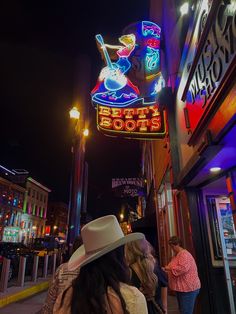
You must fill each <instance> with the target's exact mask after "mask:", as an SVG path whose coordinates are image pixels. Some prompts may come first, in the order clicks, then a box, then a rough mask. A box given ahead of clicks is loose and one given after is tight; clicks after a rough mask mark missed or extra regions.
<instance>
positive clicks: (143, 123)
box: [137, 119, 149, 132]
mask: <svg viewBox="0 0 236 314" xmlns="http://www.w3.org/2000/svg"><path fill="white" fill-rule="evenodd" d="M148 125H149V120H148V119H142V120H137V126H140V128H139V131H140V132H147V126H148Z"/></svg>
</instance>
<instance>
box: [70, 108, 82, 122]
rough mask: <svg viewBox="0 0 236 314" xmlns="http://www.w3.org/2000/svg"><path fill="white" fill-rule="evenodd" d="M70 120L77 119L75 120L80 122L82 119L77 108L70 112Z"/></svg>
mask: <svg viewBox="0 0 236 314" xmlns="http://www.w3.org/2000/svg"><path fill="white" fill-rule="evenodd" d="M69 115H70V118H71V119H75V120H79V117H80V112H79V110H78V109H77V107H73V108H72V109H71V110H70V112H69Z"/></svg>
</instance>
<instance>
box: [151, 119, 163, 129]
mask: <svg viewBox="0 0 236 314" xmlns="http://www.w3.org/2000/svg"><path fill="white" fill-rule="evenodd" d="M160 128H161V117H160V116H159V117H156V118H152V119H151V126H150V131H151V132H155V131H159V130H160Z"/></svg>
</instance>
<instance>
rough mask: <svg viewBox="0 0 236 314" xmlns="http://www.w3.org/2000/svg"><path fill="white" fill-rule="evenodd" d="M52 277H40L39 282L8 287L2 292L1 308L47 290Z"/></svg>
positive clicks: (0, 296) (0, 297)
mask: <svg viewBox="0 0 236 314" xmlns="http://www.w3.org/2000/svg"><path fill="white" fill-rule="evenodd" d="M50 279H51V277H48V278H46V279H43V278H38V280H37V282H32V281H29V282H26V283H25V285H24V287H15V286H14V287H10V288H8V289H7V291H6V292H4V293H1V292H0V308H2V307H4V306H6V305H8V304H11V303H13V302H17V301H20V300H22V299H25V298H28V297H30V296H33V295H35V294H37V293H39V292H42V291H44V290H47V289H48V286H49V282H50Z"/></svg>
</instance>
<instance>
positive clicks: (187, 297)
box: [176, 289, 200, 314]
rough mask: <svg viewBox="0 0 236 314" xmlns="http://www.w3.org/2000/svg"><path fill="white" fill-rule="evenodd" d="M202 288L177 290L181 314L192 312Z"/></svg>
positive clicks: (190, 313)
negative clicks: (184, 290) (186, 290)
mask: <svg viewBox="0 0 236 314" xmlns="http://www.w3.org/2000/svg"><path fill="white" fill-rule="evenodd" d="M199 291H200V289H197V290H194V291H190V292H179V291H176V296H177V300H178V304H179V310H180V313H181V314H192V313H193V310H194V304H195V301H196V298H197V296H198V294H199Z"/></svg>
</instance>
